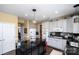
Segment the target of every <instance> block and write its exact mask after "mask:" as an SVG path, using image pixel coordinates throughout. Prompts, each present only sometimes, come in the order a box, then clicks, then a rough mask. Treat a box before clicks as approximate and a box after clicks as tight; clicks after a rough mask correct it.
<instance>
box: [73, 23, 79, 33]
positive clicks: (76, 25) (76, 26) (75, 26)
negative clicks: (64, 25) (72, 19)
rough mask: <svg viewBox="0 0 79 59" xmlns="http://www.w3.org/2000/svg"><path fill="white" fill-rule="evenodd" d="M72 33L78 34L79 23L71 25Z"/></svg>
mask: <svg viewBox="0 0 79 59" xmlns="http://www.w3.org/2000/svg"><path fill="white" fill-rule="evenodd" d="M73 33H79V23H73Z"/></svg>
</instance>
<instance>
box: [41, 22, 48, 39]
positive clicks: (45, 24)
mask: <svg viewBox="0 0 79 59" xmlns="http://www.w3.org/2000/svg"><path fill="white" fill-rule="evenodd" d="M48 35H49V22H43V23H42V39H46V40H48Z"/></svg>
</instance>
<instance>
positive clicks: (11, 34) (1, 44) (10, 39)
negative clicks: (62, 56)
mask: <svg viewBox="0 0 79 59" xmlns="http://www.w3.org/2000/svg"><path fill="white" fill-rule="evenodd" d="M0 29H2V33H1V30H0V38H1V40H0V54H3V53H6V52H9V51H12V50H14V49H15V40H16V27H15V25H14V24H8V23H0Z"/></svg>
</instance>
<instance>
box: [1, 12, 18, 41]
mask: <svg viewBox="0 0 79 59" xmlns="http://www.w3.org/2000/svg"><path fill="white" fill-rule="evenodd" d="M0 22H4V23H5V22H6V23H13V24H15V25H16V40H18V17H17V16H14V15H11V14H7V13H4V12H0Z"/></svg>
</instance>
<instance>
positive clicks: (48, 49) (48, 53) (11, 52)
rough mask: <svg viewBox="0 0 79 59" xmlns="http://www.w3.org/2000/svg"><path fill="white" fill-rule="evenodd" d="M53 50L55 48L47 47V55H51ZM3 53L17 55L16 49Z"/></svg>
mask: <svg viewBox="0 0 79 59" xmlns="http://www.w3.org/2000/svg"><path fill="white" fill-rule="evenodd" d="M52 50H53V48H51V47H47V48H46V53H45V55H50V53H51V51H52ZM3 55H16V51H15V50H13V51H10V52H7V53H5V54H3Z"/></svg>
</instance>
